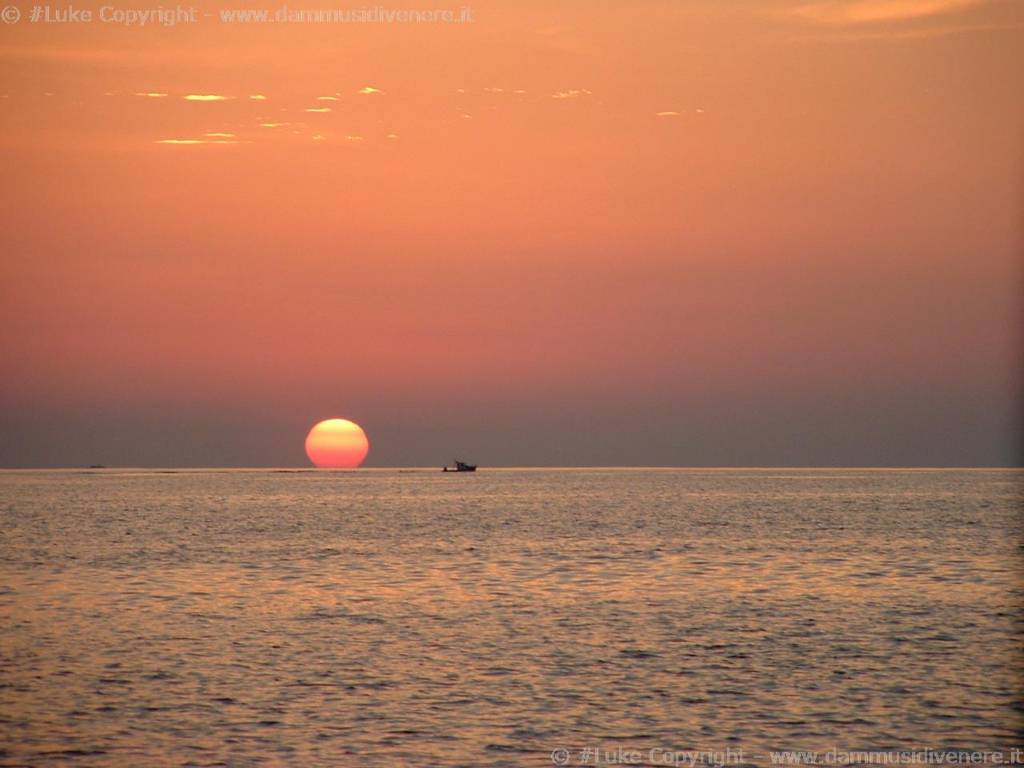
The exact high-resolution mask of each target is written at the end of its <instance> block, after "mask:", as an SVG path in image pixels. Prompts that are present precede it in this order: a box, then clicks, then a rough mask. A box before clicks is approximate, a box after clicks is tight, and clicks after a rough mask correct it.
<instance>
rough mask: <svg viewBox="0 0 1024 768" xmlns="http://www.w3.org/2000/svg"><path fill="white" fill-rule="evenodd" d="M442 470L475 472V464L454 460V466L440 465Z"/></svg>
mask: <svg viewBox="0 0 1024 768" xmlns="http://www.w3.org/2000/svg"><path fill="white" fill-rule="evenodd" d="M441 471H442V472H476V464H467V463H466V462H464V461H459V460H458V459H456V460H455V466H454V467H448V466H445V467H442V468H441Z"/></svg>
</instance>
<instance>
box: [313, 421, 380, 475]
mask: <svg viewBox="0 0 1024 768" xmlns="http://www.w3.org/2000/svg"><path fill="white" fill-rule="evenodd" d="M369 450H370V441H369V440H367V439H366V433H365V432H363V428H362V427H360V426H359V425H358V424H356V423H355V422H352V421H349V420H348V419H326V420H325V421H321V422H320V423H319V424H317V425H316V426H314V427H313V428H312V429H311V430H309V434H308V435H307V436H306V455H307V456H309V460H310V461H312V462H313V463H314V464H315V465H316V466H318V467H323V468H332V469H354V468H355V467H358V466H359V465H360V464H362V463H363V459H365V458H366V454H367V452H368V451H369Z"/></svg>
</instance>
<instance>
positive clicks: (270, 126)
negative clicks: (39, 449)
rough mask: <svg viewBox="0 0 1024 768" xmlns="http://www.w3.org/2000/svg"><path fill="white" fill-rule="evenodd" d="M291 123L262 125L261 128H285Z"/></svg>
mask: <svg viewBox="0 0 1024 768" xmlns="http://www.w3.org/2000/svg"><path fill="white" fill-rule="evenodd" d="M288 125H291V123H260V128H284V127H285V126H288Z"/></svg>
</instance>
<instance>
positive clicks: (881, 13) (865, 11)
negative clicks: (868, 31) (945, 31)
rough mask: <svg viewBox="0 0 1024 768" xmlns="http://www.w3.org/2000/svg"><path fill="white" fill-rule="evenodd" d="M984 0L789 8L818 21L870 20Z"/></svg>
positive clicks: (857, 0) (895, 0)
mask: <svg viewBox="0 0 1024 768" xmlns="http://www.w3.org/2000/svg"><path fill="white" fill-rule="evenodd" d="M986 1H987V0H824V2H815V3H808V4H806V5H801V6H798V7H797V8H795V9H794V10H793V13H794V14H795V15H796V16H799V17H801V18H803V19H807V20H808V21H813V22H817V23H819V24H830V25H847V24H871V23H877V22H885V21H904V20H907V19H919V18H926V17H930V16H939V15H944V14H949V13H956V12H958V11H963V10H966V9H967V8H971V7H974V6H977V5H981V4H982V3H984V2H986Z"/></svg>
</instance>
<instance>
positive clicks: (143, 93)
mask: <svg viewBox="0 0 1024 768" xmlns="http://www.w3.org/2000/svg"><path fill="white" fill-rule="evenodd" d="M135 95H136V96H145V97H147V98H150V99H162V98H164V97H166V96H167V94H166V93H157V92H156V91H140V92H139V93H136V94H135Z"/></svg>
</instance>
